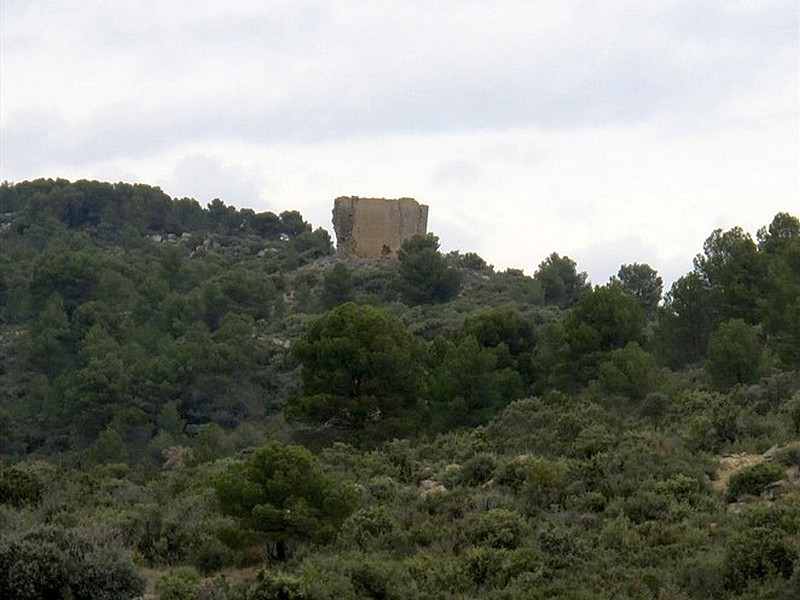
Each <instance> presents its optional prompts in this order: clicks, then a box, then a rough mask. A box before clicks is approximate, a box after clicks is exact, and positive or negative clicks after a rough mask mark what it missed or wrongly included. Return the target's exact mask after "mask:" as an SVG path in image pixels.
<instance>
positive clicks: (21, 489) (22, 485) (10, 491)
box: [0, 466, 42, 507]
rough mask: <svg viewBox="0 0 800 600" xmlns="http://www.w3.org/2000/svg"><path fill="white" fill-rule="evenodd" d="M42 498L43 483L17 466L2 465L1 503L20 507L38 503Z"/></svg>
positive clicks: (0, 469)
mask: <svg viewBox="0 0 800 600" xmlns="http://www.w3.org/2000/svg"><path fill="white" fill-rule="evenodd" d="M41 499H42V483H41V482H40V481H39V480H38V479H37V478H36V477H35V476H34V475H31V474H29V473H25V472H24V471H21V470H19V469H18V468H16V467H4V466H0V504H10V505H11V506H16V507H20V506H23V505H25V504H38V503H39V501H40V500H41Z"/></svg>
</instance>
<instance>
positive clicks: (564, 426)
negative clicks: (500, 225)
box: [0, 180, 800, 600]
mask: <svg viewBox="0 0 800 600" xmlns="http://www.w3.org/2000/svg"><path fill="white" fill-rule="evenodd" d="M465 250H468V249H465ZM798 489H800V221H799V220H798V219H797V218H796V217H795V216H792V215H789V214H785V213H781V214H778V215H776V216H775V218H774V219H773V220H772V222H771V223H769V224H765V226H764V227H763V228H762V229H760V230H759V231H758V232H756V233H755V239H754V238H753V236H751V235H750V234H749V233H747V232H745V231H743V230H741V229H739V228H734V229H731V230H727V231H723V230H717V231H714V232H711V233H710V235H709V237H708V239H707V240H706V242H705V244H704V246H703V248H702V249H698V255H697V257H696V259H695V261H694V268H693V270H692V271H691V272H689V273H687V274H686V275H684V276H683V277H681V278H680V279H678V281H676V282H675V283H674V284H673V285H672V286H671V288H670V289H669V290H664V289H663V285H662V280H661V278H660V276H659V274H658V273H657V272H656V271H655V270H653V269H652V268H651V267H650V266H649V265H646V264H641V263H633V264H625V265H620V269H619V273H618V274H617V276H616V277H614V278H612V279H611V280H610V281H608V282H603V283H601V284H600V285H592V284H591V283H590V282H588V281H587V280H586V275H585V273H582V272H581V271H580V268H579V265H576V264H575V263H574V262H573V261H572V260H571V259H569V258H568V257H566V256H560V255H559V254H556V253H553V254H551V255H550V256H549V257H547V258H546V259H545V260H544V261H542V263H541V264H540V265H539V266H538V268H537V269H536V271H535V273H534V274H533V275H532V276H527V275H525V274H524V273H523V272H522V271H517V270H513V269H509V270H506V271H503V272H498V271H496V270H495V269H494V268H493V267H492V266H491V265H487V264H486V262H485V261H484V260H483V259H482V258H481V257H480V256H478V255H476V254H474V253H471V252H468V251H466V252H464V253H459V252H454V253H450V254H447V255H444V254H442V253H441V252H440V251H439V243H438V239H437V238H436V237H435V236H434V235H431V234H429V235H428V236H424V237H422V236H417V237H415V238H411V239H409V240H407V242H406V243H404V245H403V248H402V249H401V251H400V253H399V259H398V260H397V261H388V260H376V261H370V260H363V259H352V258H341V257H337V256H336V255H334V252H333V246H332V243H331V238H330V235H329V234H328V232H326V231H325V230H323V229H317V230H312V228H311V226H310V225H309V224H308V223H306V222H305V221H304V219H303V217H302V215H300V214H299V213H298V212H296V211H293V210H286V211H283V212H281V213H280V214H273V213H271V212H263V213H256V212H254V211H252V210H249V209H236V208H234V207H232V206H227V205H225V203H224V202H222V201H220V200H214V201H213V202H211V203H210V204H209V205H208V206H207V207H205V208H203V207H201V206H200V205H199V204H198V203H197V202H196V201H194V200H192V199H186V198H184V199H172V198H169V197H168V196H166V195H165V194H164V193H163V192H162V191H161V190H159V189H158V188H154V187H150V186H146V185H128V184H110V183H102V182H95V181H78V182H68V181H65V180H37V181H32V182H22V183H17V184H8V183H5V184H2V186H0V533H1V534H2V535H1V536H0V597H3V598H74V599H79V598H92V599H95V598H134V597H139V596H140V595H142V594H145V593H146V594H147V595H148V597H160V598H165V599H184V598H186V599H189V598H198V599H209V600H210V599H218V600H222V599H230V600H263V599H271V598H275V599H278V598H280V599H323V598H336V599H337V600H345V599H349V598H386V599H388V598H397V599H408V598H443V599H447V598H453V599H455V598H498V599H499V598H552V597H563V598H642V599H645V598H664V599H667V598H669V599H672V598H676V599H679V598H775V599H778V598H789V597H800V491H798Z"/></svg>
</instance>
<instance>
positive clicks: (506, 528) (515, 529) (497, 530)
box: [466, 508, 528, 549]
mask: <svg viewBox="0 0 800 600" xmlns="http://www.w3.org/2000/svg"><path fill="white" fill-rule="evenodd" d="M466 526H467V528H468V530H469V531H468V536H469V538H470V541H472V542H473V543H474V544H479V545H482V546H488V547H490V548H506V549H514V548H516V547H517V546H519V545H520V543H521V541H522V538H523V536H524V535H525V533H526V531H527V529H528V523H527V521H526V520H525V518H524V517H523V516H522V515H520V514H519V513H518V512H516V511H514V510H507V509H504V508H494V509H492V510H490V511H488V512H486V513H484V514H482V515H480V517H479V518H478V519H477V522H475V523H469V522H467V524H466Z"/></svg>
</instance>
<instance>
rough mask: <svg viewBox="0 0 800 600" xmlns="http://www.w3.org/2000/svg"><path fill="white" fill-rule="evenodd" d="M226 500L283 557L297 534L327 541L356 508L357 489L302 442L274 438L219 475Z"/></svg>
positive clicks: (219, 492) (229, 510) (230, 509)
mask: <svg viewBox="0 0 800 600" xmlns="http://www.w3.org/2000/svg"><path fill="white" fill-rule="evenodd" d="M215 489H216V493H217V498H218V500H219V503H220V506H221V508H222V510H223V512H225V513H226V514H229V515H231V516H234V517H236V518H238V519H239V520H240V522H241V524H242V525H243V526H244V527H245V528H246V529H248V530H250V531H253V532H256V533H258V534H261V535H262V536H263V539H264V540H265V541H267V542H269V543H272V544H274V555H275V558H277V559H278V560H283V559H285V558H286V557H287V545H288V544H289V543H290V542H291V541H294V540H313V541H317V542H327V541H330V540H331V539H333V536H334V535H335V533H336V530H337V529H338V528H339V526H340V525H341V524H342V522H343V521H344V520H345V519H346V518H347V517H348V515H349V514H350V513H351V512H352V511H353V509H354V508H355V490H354V489H353V487H352V486H350V485H349V484H346V483H344V482H342V481H339V480H337V479H336V478H334V477H333V476H332V475H329V474H327V473H326V472H325V471H323V469H322V467H321V465H320V464H319V462H318V461H317V459H316V458H315V457H314V455H313V454H311V452H310V451H309V450H307V449H306V448H303V447H302V446H287V445H284V444H281V443H279V442H274V441H273V442H269V443H268V444H266V445H264V446H261V447H260V448H257V449H256V450H254V451H253V452H252V454H250V455H249V456H248V457H247V458H245V459H244V460H238V461H236V462H234V463H232V464H231V465H229V466H228V467H227V468H226V469H225V470H224V471H223V472H222V473H220V475H219V476H218V477H217V479H216V481H215Z"/></svg>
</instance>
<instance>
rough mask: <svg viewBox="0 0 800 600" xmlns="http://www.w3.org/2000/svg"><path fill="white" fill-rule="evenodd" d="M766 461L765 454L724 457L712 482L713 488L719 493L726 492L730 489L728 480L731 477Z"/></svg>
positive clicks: (720, 460)
mask: <svg viewBox="0 0 800 600" xmlns="http://www.w3.org/2000/svg"><path fill="white" fill-rule="evenodd" d="M765 460H766V458H764V455H763V454H731V455H730V456H723V457H722V458H720V459H719V467H718V468H717V472H716V474H715V476H714V480H713V481H712V482H711V487H713V488H714V489H715V490H716V491H717V492H720V493H721V492H724V491H725V490H727V489H728V480H729V479H730V478H731V475H733V474H734V473H736V472H738V471H741V470H742V469H746V468H747V467H752V466H753V465H757V464H759V463H762V462H764V461H765Z"/></svg>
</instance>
